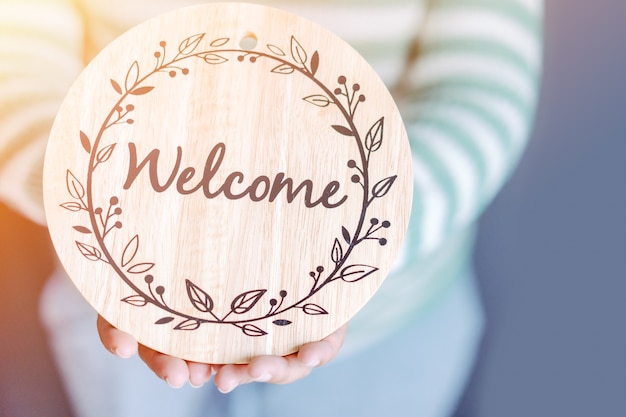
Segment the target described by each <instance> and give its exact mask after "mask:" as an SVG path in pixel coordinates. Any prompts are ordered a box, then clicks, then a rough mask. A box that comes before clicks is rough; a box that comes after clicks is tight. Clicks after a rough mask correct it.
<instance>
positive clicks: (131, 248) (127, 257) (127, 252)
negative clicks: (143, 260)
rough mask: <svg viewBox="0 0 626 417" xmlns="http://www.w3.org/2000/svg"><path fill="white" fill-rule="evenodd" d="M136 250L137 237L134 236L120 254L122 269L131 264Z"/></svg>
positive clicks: (137, 245) (137, 246) (137, 244)
mask: <svg viewBox="0 0 626 417" xmlns="http://www.w3.org/2000/svg"><path fill="white" fill-rule="evenodd" d="M138 248H139V235H135V236H134V237H133V238H132V239H131V240H130V242H128V244H127V245H126V247H125V248H124V252H122V268H126V265H128V264H129V263H131V262H132V260H133V258H135V255H137V249H138Z"/></svg>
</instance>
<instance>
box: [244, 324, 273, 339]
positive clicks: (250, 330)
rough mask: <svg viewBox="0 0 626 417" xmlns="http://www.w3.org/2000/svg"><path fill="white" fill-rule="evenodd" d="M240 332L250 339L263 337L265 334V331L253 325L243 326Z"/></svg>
mask: <svg viewBox="0 0 626 417" xmlns="http://www.w3.org/2000/svg"><path fill="white" fill-rule="evenodd" d="M241 330H242V331H243V333H244V334H245V335H246V336H252V337H258V336H265V335H266V334H267V332H266V331H264V330H262V329H259V328H258V327H256V326H255V325H253V324H244V325H243V326H241Z"/></svg>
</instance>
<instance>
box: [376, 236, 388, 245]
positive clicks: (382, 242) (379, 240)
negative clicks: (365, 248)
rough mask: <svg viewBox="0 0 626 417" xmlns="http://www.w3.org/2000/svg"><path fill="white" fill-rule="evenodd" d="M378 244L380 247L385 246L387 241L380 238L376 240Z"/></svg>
mask: <svg viewBox="0 0 626 417" xmlns="http://www.w3.org/2000/svg"><path fill="white" fill-rule="evenodd" d="M378 243H380V246H385V245H386V244H387V239H385V238H384V237H381V238H380V239H378Z"/></svg>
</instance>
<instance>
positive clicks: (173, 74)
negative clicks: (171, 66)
mask: <svg viewBox="0 0 626 417" xmlns="http://www.w3.org/2000/svg"><path fill="white" fill-rule="evenodd" d="M170 77H172V78H174V77H176V71H173V70H172V71H170Z"/></svg>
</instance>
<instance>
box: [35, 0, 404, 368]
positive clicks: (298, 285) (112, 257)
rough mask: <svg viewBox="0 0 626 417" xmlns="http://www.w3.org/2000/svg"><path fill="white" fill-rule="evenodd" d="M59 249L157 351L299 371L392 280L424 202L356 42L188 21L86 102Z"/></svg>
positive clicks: (135, 55)
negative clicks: (296, 365)
mask: <svg viewBox="0 0 626 417" xmlns="http://www.w3.org/2000/svg"><path fill="white" fill-rule="evenodd" d="M44 193H45V204H46V212H47V216H48V223H49V228H50V233H51V236H52V239H53V242H54V244H55V247H56V249H57V252H58V255H59V258H60V259H61V262H62V264H63V266H64V267H65V269H66V270H67V272H68V274H69V275H70V277H71V278H72V280H73V281H74V283H75V284H76V285H77V287H78V288H79V290H80V291H81V293H82V294H83V295H84V296H85V297H86V299H87V300H88V301H89V302H90V303H91V304H92V305H93V306H94V307H95V308H96V310H97V311H98V312H99V313H100V314H102V315H103V316H104V317H105V318H106V319H107V320H108V321H109V322H111V323H113V324H114V325H115V326H117V327H118V328H120V329H122V330H125V331H127V332H129V333H131V334H132V335H134V336H135V337H136V338H137V339H138V340H139V341H140V342H141V343H143V344H145V345H148V346H150V347H152V348H153V349H156V350H158V351H162V352H165V353H168V354H172V355H176V356H179V357H182V358H185V359H189V360H194V361H200V362H211V363H244V362H247V361H249V360H250V358H251V357H253V356H255V355H262V354H277V355H285V354H288V353H291V352H294V351H297V349H298V347H299V346H301V345H302V344H304V343H307V342H310V341H314V340H319V339H321V338H323V337H325V336H326V335H328V334H330V333H331V332H332V331H334V330H335V329H337V328H338V327H339V326H341V325H342V324H343V323H345V322H346V321H348V320H349V319H350V317H352V316H353V315H354V314H355V313H356V312H357V311H358V310H359V309H360V308H361V307H362V306H363V305H364V304H365V303H366V302H367V300H369V298H370V297H371V296H372V295H373V294H374V292H375V291H376V289H377V288H378V287H379V285H380V284H381V282H382V280H383V279H384V277H385V275H386V274H387V273H388V271H389V269H390V267H391V266H392V264H393V261H394V259H395V256H396V255H397V253H398V251H399V249H400V246H401V243H402V240H403V237H404V234H405V232H406V228H407V224H408V219H409V213H410V206H411V200H412V174H411V158H410V152H409V147H408V140H407V138H406V132H405V130H404V126H403V123H402V120H401V118H400V115H399V113H398V111H397V108H396V106H395V104H394V102H393V100H392V99H391V96H390V94H389V93H388V92H387V90H386V88H385V86H384V85H383V83H382V82H381V81H380V79H379V78H378V77H377V76H376V74H375V73H374V71H373V70H372V69H371V68H370V67H369V65H368V64H367V63H366V62H365V61H364V60H363V59H362V58H361V57H360V56H359V55H358V54H357V53H356V52H355V51H354V50H353V49H352V48H350V47H349V46H348V45H347V44H346V43H344V42H343V41H342V40H340V39H339V38H337V37H336V36H334V35H333V34H331V33H329V32H328V31H326V30H325V29H323V28H321V27H320V26H317V25H315V24H313V23H311V22H309V21H306V20H304V19H302V18H299V17H297V16H295V15H292V14H288V13H286V12H283V11H279V10H276V9H272V8H267V7H261V6H253V5H243V4H217V5H215V4H214V5H204V6H196V7H191V8H185V9H181V10H178V11H175V12H172V13H169V14H165V15H163V16H161V17H158V18H155V19H153V20H150V21H148V22H146V23H144V24H141V25H139V26H137V27H136V28H134V29H132V30H131V31H129V32H127V33H126V34H124V35H122V36H121V37H120V38H118V39H117V40H116V41H114V42H113V43H112V44H111V45H109V46H108V47H107V48H106V49H105V50H104V51H103V52H102V53H101V54H99V55H98V56H97V57H96V59H95V60H94V61H93V62H92V63H90V65H89V66H88V67H87V68H86V69H85V71H84V72H83V73H82V74H81V76H80V77H79V79H78V80H77V81H76V83H75V85H74V86H73V87H72V88H71V90H70V92H69V94H68V96H67V98H66V100H65V102H64V103H63V105H62V107H61V109H60V111H59V114H58V116H57V119H56V121H55V124H54V127H53V130H52V133H51V138H50V143H49V146H48V150H47V155H46V162H45V168H44Z"/></svg>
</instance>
